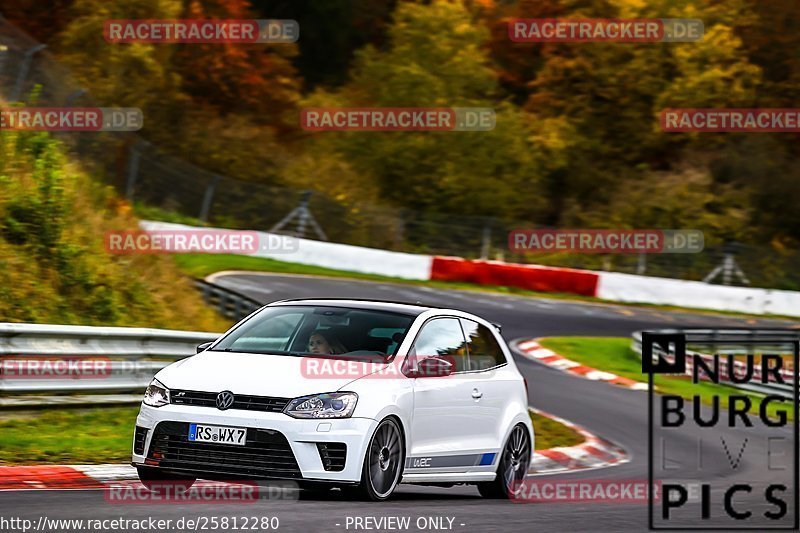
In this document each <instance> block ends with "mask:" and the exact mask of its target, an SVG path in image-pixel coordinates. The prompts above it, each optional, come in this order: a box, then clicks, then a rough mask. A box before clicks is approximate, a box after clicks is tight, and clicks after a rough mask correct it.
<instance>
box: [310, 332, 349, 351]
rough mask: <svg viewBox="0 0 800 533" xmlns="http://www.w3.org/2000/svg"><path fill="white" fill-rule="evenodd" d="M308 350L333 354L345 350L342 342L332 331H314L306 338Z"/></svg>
mask: <svg viewBox="0 0 800 533" xmlns="http://www.w3.org/2000/svg"><path fill="white" fill-rule="evenodd" d="M308 351H309V352H311V353H318V354H326V355H334V354H342V353H345V352H347V348H345V346H344V344H342V343H341V341H340V340H339V339H337V338H336V337H335V336H334V335H333V333H330V332H322V331H315V332H314V334H313V335H311V337H310V338H309V339H308Z"/></svg>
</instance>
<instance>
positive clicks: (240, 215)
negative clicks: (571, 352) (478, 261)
mask: <svg viewBox="0 0 800 533" xmlns="http://www.w3.org/2000/svg"><path fill="white" fill-rule="evenodd" d="M31 95H34V99H35V100H34V101H35V102H36V103H37V104H38V105H42V106H95V105H97V106H99V104H98V103H96V102H93V101H92V99H91V96H90V95H89V94H88V92H87V91H86V90H85V89H84V88H82V87H81V86H80V85H79V84H78V83H77V82H75V80H74V78H73V77H72V76H70V73H69V72H68V71H67V69H66V68H65V67H64V66H63V65H61V64H59V62H58V61H57V60H56V58H55V57H54V56H53V54H51V53H50V52H49V51H48V49H47V48H46V47H45V46H44V45H42V44H41V43H38V42H36V41H35V40H34V39H32V38H31V37H30V36H28V35H27V34H25V33H24V32H22V31H21V30H19V29H18V28H16V27H15V26H13V25H12V24H11V23H9V22H8V21H6V20H5V19H3V18H2V16H0V96H2V97H3V98H4V99H5V100H6V101H10V102H13V101H31ZM59 136H60V137H61V138H62V139H63V141H64V142H65V144H67V145H68V146H69V147H70V150H71V152H72V153H73V154H74V155H75V156H76V157H78V158H79V159H80V160H81V162H82V164H83V165H84V166H85V167H87V168H89V169H90V170H92V171H93V172H94V173H95V174H97V175H98V176H102V177H103V179H104V180H105V181H106V182H107V183H109V184H112V185H113V186H115V187H116V188H117V190H118V191H119V193H120V194H121V195H124V196H125V197H126V198H128V199H129V200H131V201H133V202H135V203H136V204H137V205H144V206H148V207H155V208H159V209H160V210H162V212H165V213H167V212H168V213H172V214H177V215H181V216H183V217H187V218H189V219H194V220H195V221H197V222H199V223H201V224H209V225H213V226H220V227H227V228H236V229H252V230H264V231H269V230H272V229H275V226H276V224H278V223H280V222H281V221H284V219H285V218H286V217H287V215H289V214H290V213H292V211H293V210H295V209H296V208H298V207H299V206H302V205H304V204H303V200H304V198H307V195H306V194H305V193H306V192H305V191H302V190H297V189H289V188H284V187H275V186H270V185H265V184H259V183H254V182H249V181H242V180H237V179H234V178H231V177H229V176H222V175H219V174H216V173H213V172H209V171H207V170H204V169H201V168H198V167H197V166H194V165H192V164H190V163H188V162H186V161H184V160H181V159H179V158H176V157H173V156H171V155H169V154H165V153H163V152H162V151H160V150H159V149H158V148H157V147H156V146H153V145H152V144H151V143H149V142H147V141H146V140H145V139H143V138H142V137H141V136H139V135H136V134H132V133H120V132H114V133H91V134H88V133H78V134H60V135H59ZM307 208H308V212H310V214H311V215H312V216H313V219H314V220H315V221H316V222H317V223H318V225H319V227H320V228H321V229H322V231H323V232H324V237H325V238H327V239H328V240H330V241H333V242H341V243H347V244H354V245H360V246H369V247H374V248H381V249H388V250H396V251H407V252H414V253H427V254H438V255H452V256H460V257H466V258H485V259H501V260H505V261H513V262H522V263H534V262H535V263H538V264H547V265H553V266H566V267H574V268H588V269H595V270H613V271H618V272H627V273H635V274H636V273H638V274H647V275H652V276H664V277H673V278H680V279H691V280H703V279H704V278H706V277H707V276H708V274H709V273H710V272H712V271H713V270H714V269H715V268H716V267H718V266H720V265H723V264H724V263H725V259H726V252H727V250H724V249H723V248H722V246H707V248H706V250H705V251H704V252H702V253H698V254H648V255H647V256H637V255H630V254H628V255H626V254H617V255H594V254H566V253H560V254H520V253H515V252H512V251H510V250H509V247H508V234H509V232H510V231H511V230H513V229H518V228H523V227H527V228H530V227H532V226H531V225H530V224H528V223H525V222H522V221H508V220H504V219H501V218H488V217H469V216H459V215H453V214H440V213H428V212H422V211H416V210H411V209H397V208H393V207H389V206H378V205H368V204H345V203H342V202H339V201H337V200H336V199H334V198H332V197H330V196H328V195H326V194H325V193H324V192H320V191H317V192H315V193H314V194H313V195H311V197H310V198H309V199H308V201H307ZM501 208H502V206H498V209H501ZM305 222H306V221H305V220H303V222H300V221H293V220H290V221H288V223H287V224H284V225H283V226H282V228H281V231H283V232H288V233H296V231H297V229H298V227H299V226H303V227H305V229H306V230H307V231H306V234H305V236H306V237H307V238H320V235H319V234H315V232H314V231H311V230H312V229H313V227H308V226H307V225H306V224H305ZM707 244H708V243H707ZM727 258H728V262H729V263H730V259H732V258H734V259H735V261H736V263H738V266H739V267H740V268H741V270H742V271H743V272H744V273H745V274H746V276H747V281H749V282H750V284H751V285H753V286H760V287H768V288H781V289H793V290H800V256H798V254H797V251H796V250H789V251H785V252H780V251H777V250H775V249H773V248H770V247H755V246H743V247H740V249H739V250H738V252H737V253H736V254H735V256H731V255H730V254H727ZM723 274H724V275H720V276H719V277H718V278H716V279H715V280H714V282H716V283H722V282H726V281H727V282H728V283H733V284H743V280H742V279H740V278H739V277H737V276H732V275H730V272H728V271H726V272H724V273H723Z"/></svg>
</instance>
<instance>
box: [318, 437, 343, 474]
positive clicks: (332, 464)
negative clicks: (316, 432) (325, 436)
mask: <svg viewBox="0 0 800 533" xmlns="http://www.w3.org/2000/svg"><path fill="white" fill-rule="evenodd" d="M317 451H318V452H319V458H320V459H321V460H322V466H323V467H324V468H325V470H327V471H328V472H341V471H342V470H344V462H345V460H346V459H347V444H345V443H344V442H318V443H317Z"/></svg>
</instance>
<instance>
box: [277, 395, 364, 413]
mask: <svg viewBox="0 0 800 533" xmlns="http://www.w3.org/2000/svg"><path fill="white" fill-rule="evenodd" d="M356 402H358V394H356V393H355V392H330V393H327V394H314V395H312V396H301V397H300V398H295V399H294V400H292V401H291V402H289V404H288V405H287V406H286V408H285V409H284V410H283V412H284V413H286V414H287V415H289V416H291V417H294V418H349V417H350V416H351V415H352V414H353V411H354V410H355V408H356Z"/></svg>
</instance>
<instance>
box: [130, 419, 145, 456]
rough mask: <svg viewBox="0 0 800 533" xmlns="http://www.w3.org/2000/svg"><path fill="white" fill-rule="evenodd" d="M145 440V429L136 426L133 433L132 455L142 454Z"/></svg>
mask: <svg viewBox="0 0 800 533" xmlns="http://www.w3.org/2000/svg"><path fill="white" fill-rule="evenodd" d="M145 440H147V428H143V427H139V426H136V431H135V432H134V433H133V453H135V454H136V455H142V454H143V453H144V441H145Z"/></svg>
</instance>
